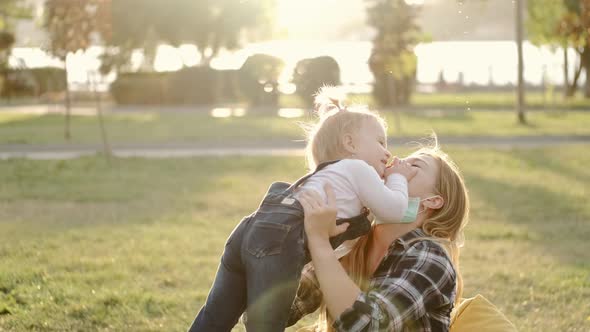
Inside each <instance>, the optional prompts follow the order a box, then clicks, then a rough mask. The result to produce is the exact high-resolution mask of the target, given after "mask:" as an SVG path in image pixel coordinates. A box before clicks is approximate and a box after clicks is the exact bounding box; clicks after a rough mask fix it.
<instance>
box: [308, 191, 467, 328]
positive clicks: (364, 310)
mask: <svg viewBox="0 0 590 332" xmlns="http://www.w3.org/2000/svg"><path fill="white" fill-rule="evenodd" d="M326 193H327V195H328V198H329V200H328V204H325V203H324V202H323V200H322V199H321V197H319V195H317V197H316V196H315V194H314V193H306V194H305V195H303V196H302V197H303V199H301V200H300V201H301V202H302V205H303V207H304V209H305V231H306V233H307V236H308V240H309V250H310V252H311V255H312V260H313V263H314V265H315V268H316V276H317V279H318V281H319V284H320V287H321V290H322V292H323V294H324V302H325V303H326V305H327V308H328V312H329V313H330V315H331V316H332V317H333V318H334V319H335V322H334V325H333V326H334V328H336V330H337V331H365V330H366V329H370V330H373V329H375V330H380V331H381V330H385V331H403V329H404V328H405V327H406V326H407V324H409V323H411V324H420V323H423V324H426V323H424V320H429V321H433V324H436V326H437V329H438V328H440V329H443V330H446V329H448V327H449V323H450V320H449V314H450V311H451V309H452V304H453V300H454V294H455V280H456V279H455V278H456V277H455V271H454V269H453V266H452V264H451V262H450V259H449V258H448V256H447V255H446V253H445V252H444V250H443V249H442V247H440V246H439V245H438V244H435V243H433V242H432V241H429V240H422V241H416V242H415V243H413V244H409V243H407V242H401V241H400V242H399V243H396V245H395V246H394V249H395V250H392V251H390V252H389V253H388V255H389V256H388V257H387V258H386V261H388V262H389V266H386V268H379V269H378V270H377V271H376V273H375V275H373V277H372V278H373V281H374V282H373V283H372V286H371V288H369V289H368V290H367V291H366V292H362V291H361V290H360V289H359V288H358V287H357V286H356V285H355V284H354V283H353V282H352V280H351V279H350V278H349V277H348V275H347V274H346V272H345V271H344V269H343V268H342V266H341V265H340V264H339V262H338V261H337V260H336V258H335V256H334V254H333V252H332V250H331V247H329V244H327V238H328V236H327V232H328V230H329V229H330V227H333V223H335V219H336V217H335V215H336V213H335V208H334V197H333V193H332V192H331V190H330V189H329V188H326ZM422 235H423V234H422ZM427 314H428V316H427Z"/></svg>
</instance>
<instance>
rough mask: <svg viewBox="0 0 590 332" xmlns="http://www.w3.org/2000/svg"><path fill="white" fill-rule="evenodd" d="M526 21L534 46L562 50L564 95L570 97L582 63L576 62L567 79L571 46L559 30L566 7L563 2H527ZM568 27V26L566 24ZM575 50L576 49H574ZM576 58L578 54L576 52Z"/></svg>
mask: <svg viewBox="0 0 590 332" xmlns="http://www.w3.org/2000/svg"><path fill="white" fill-rule="evenodd" d="M527 12H528V20H527V22H526V27H527V33H528V36H529V38H530V40H531V42H532V43H533V44H535V45H549V46H551V47H561V48H562V50H563V61H564V62H563V63H564V66H563V82H564V85H563V86H564V95H565V96H566V97H571V96H573V95H574V93H575V91H576V90H577V86H578V79H579V78H580V74H581V72H582V69H583V66H582V62H581V61H578V62H577V65H576V68H575V69H574V77H573V79H572V80H571V83H570V78H569V67H570V63H569V57H568V48H569V47H571V46H573V45H572V41H570V39H569V38H568V37H567V33H565V31H560V30H561V28H560V27H561V24H562V21H563V20H565V19H566V17H567V16H566V13H567V11H566V7H565V3H564V1H555V0H528V1H527ZM568 25H569V24H568ZM575 49H577V47H575ZM576 54H577V55H578V57H580V56H581V53H580V52H576Z"/></svg>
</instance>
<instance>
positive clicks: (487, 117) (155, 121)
mask: <svg viewBox="0 0 590 332" xmlns="http://www.w3.org/2000/svg"><path fill="white" fill-rule="evenodd" d="M382 115H383V116H384V117H385V118H386V120H387V121H388V123H389V124H390V129H389V133H390V135H392V136H424V135H425V134H428V133H430V131H431V130H435V131H436V132H437V133H438V134H439V135H440V136H441V137H450V136H531V135H590V112H585V111H568V112H561V111H554V112H530V113H529V114H527V118H528V122H529V123H528V124H527V125H524V126H523V125H519V124H517V122H516V115H515V114H514V113H513V112H501V111H478V112H471V111H465V110H458V111H441V110H431V111H415V112H403V113H401V114H400V117H399V118H400V128H401V130H398V129H397V126H396V123H397V122H396V119H397V117H396V116H395V114H394V113H392V112H391V111H388V112H382ZM308 120H310V118H309V116H305V117H302V118H296V119H288V118H281V117H278V116H276V115H275V114H249V115H246V116H244V117H229V118H214V117H211V116H210V115H209V114H207V113H203V112H169V113H166V112H149V111H146V112H140V113H132V112H128V113H110V114H108V115H107V116H106V128H107V132H108V135H109V139H110V141H111V142H116V143H140V142H148V143H164V142H197V143H205V144H209V143H211V144H216V143H226V142H228V141H249V142H252V143H253V144H255V143H256V142H267V141H269V140H279V141H280V140H283V141H285V140H300V139H303V137H304V136H303V131H302V130H301V128H300V127H299V126H298V125H297V122H299V121H308ZM63 127H64V118H63V116H62V115H56V114H46V115H39V114H23V113H16V112H9V111H4V112H0V144H60V143H61V144H63V143H65V140H64V138H63ZM71 129H72V139H71V141H70V142H71V143H87V144H88V143H95V144H97V143H100V136H99V135H100V134H99V133H100V131H99V127H98V121H97V118H96V117H94V116H73V117H72V124H71Z"/></svg>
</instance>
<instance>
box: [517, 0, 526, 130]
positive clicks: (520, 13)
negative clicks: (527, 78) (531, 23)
mask: <svg viewBox="0 0 590 332" xmlns="http://www.w3.org/2000/svg"><path fill="white" fill-rule="evenodd" d="M523 2H524V0H517V1H516V48H517V51H518V93H517V97H518V98H517V101H516V112H517V113H518V122H519V123H520V124H525V123H526V118H525V116H524V107H525V104H524V103H525V101H524V59H523V54H522V40H523V31H522V30H523V29H522V25H523V23H522V17H523Z"/></svg>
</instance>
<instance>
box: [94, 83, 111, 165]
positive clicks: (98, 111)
mask: <svg viewBox="0 0 590 332" xmlns="http://www.w3.org/2000/svg"><path fill="white" fill-rule="evenodd" d="M91 75H92V73H90V72H88V84H89V88H90V86H92V88H91V89H92V92H93V94H94V101H95V103H96V114H97V116H98V124H99V127H100V137H101V138H102V146H103V151H104V155H105V158H106V160H107V163H108V164H109V165H110V164H111V154H112V153H111V146H110V145H109V140H108V137H107V131H106V129H105V125H104V119H103V116H102V104H101V102H100V93H99V92H98V88H97V82H96V77H94V78H93V79H91Z"/></svg>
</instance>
